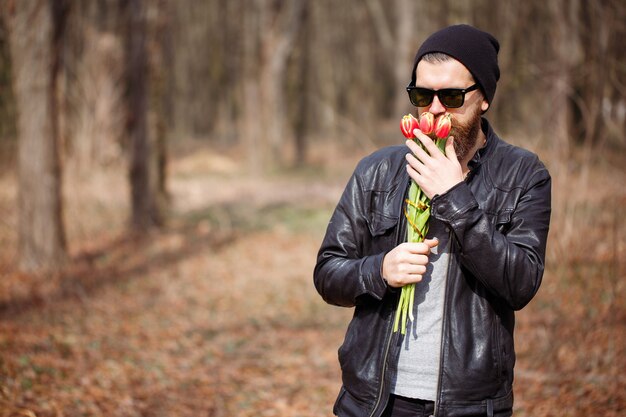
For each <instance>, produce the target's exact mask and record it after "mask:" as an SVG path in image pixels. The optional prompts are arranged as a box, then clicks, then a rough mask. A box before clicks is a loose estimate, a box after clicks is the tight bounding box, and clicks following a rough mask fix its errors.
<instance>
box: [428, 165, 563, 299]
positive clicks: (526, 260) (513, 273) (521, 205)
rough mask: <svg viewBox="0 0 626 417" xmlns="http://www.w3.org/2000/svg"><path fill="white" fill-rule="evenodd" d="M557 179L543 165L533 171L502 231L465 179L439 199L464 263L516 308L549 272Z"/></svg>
mask: <svg viewBox="0 0 626 417" xmlns="http://www.w3.org/2000/svg"><path fill="white" fill-rule="evenodd" d="M550 195H551V179H550V175H549V174H548V171H547V170H546V169H545V167H543V165H541V166H539V167H538V168H536V169H535V170H534V171H533V172H531V173H530V175H529V179H528V181H527V182H526V185H525V186H523V189H522V191H521V194H520V197H519V199H518V201H517V204H516V206H515V208H514V209H513V211H512V213H511V216H510V220H509V221H508V224H507V225H506V227H505V228H503V229H502V230H498V228H497V227H496V226H497V225H496V224H495V222H492V221H491V220H490V219H489V217H488V216H487V215H486V213H485V212H483V210H481V208H480V207H479V204H478V202H477V201H476V199H475V197H474V195H473V194H472V192H471V190H470V188H469V185H468V184H467V183H465V182H462V183H460V184H458V185H457V186H455V187H453V188H452V189H451V190H449V191H448V192H447V193H445V194H442V195H440V196H435V197H434V198H433V201H432V204H431V209H432V215H433V216H435V217H436V218H438V219H439V220H441V221H443V222H444V223H447V224H448V226H449V227H450V228H451V230H452V233H453V235H454V237H455V239H456V241H457V242H458V244H459V247H460V254H459V256H460V262H461V265H462V266H463V267H465V268H467V269H468V270H469V271H470V272H471V274H472V275H473V276H474V277H475V278H476V279H477V280H479V281H480V282H481V283H482V284H483V285H484V286H485V287H486V288H487V289H488V290H489V291H490V292H492V293H493V294H495V295H496V296H497V297H499V298H500V299H502V300H504V301H505V302H506V303H507V304H508V305H509V306H510V307H511V308H512V309H514V310H519V309H521V308H522V307H524V306H525V305H526V304H528V302H530V300H531V299H532V298H533V296H534V295H535V294H536V292H537V290H538V289H539V285H540V284H541V279H542V276H543V271H544V263H545V249H546V240H547V237H548V227H549V223H550V211H551V197H550Z"/></svg>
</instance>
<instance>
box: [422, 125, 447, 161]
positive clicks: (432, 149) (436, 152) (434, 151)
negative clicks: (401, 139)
mask: <svg viewBox="0 0 626 417" xmlns="http://www.w3.org/2000/svg"><path fill="white" fill-rule="evenodd" d="M419 133H420V134H419V135H416V137H417V139H419V141H420V142H421V143H422V145H424V148H426V150H427V151H428V153H429V154H430V156H432V157H433V158H437V157H439V156H443V154H442V153H441V150H440V149H439V148H438V147H437V145H436V144H435V142H433V140H432V139H431V138H430V137H428V136H426V135H425V134H423V133H422V132H421V131H420V132H419Z"/></svg>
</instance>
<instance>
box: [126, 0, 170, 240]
mask: <svg viewBox="0 0 626 417" xmlns="http://www.w3.org/2000/svg"><path fill="white" fill-rule="evenodd" d="M125 3H126V7H127V10H126V12H127V13H128V16H127V19H128V32H127V40H128V46H127V59H126V62H127V81H128V92H127V94H128V109H127V110H128V136H129V139H130V172H129V175H130V184H131V207H132V213H131V227H132V228H133V229H134V230H135V231H138V232H143V231H146V230H148V229H150V228H151V227H154V226H158V225H160V224H161V223H162V221H163V219H162V213H161V211H160V210H159V205H158V200H157V195H158V185H159V178H158V175H157V170H156V167H158V163H155V161H157V159H155V157H156V156H157V153H156V152H155V146H154V143H153V141H151V140H150V139H151V138H150V136H149V131H148V106H149V103H148V97H149V96H148V86H149V82H148V81H149V71H148V69H149V65H148V51H147V47H146V42H147V39H146V37H147V22H146V10H145V8H144V4H143V1H142V0H128V1H127V2H125Z"/></svg>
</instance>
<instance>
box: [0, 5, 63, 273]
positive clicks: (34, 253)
mask: <svg viewBox="0 0 626 417" xmlns="http://www.w3.org/2000/svg"><path fill="white" fill-rule="evenodd" d="M64 4H65V3H64V2H60V1H59V2H53V1H50V2H48V1H46V0H24V1H16V2H14V3H13V4H12V6H11V7H12V10H9V11H8V19H7V20H8V24H9V42H10V48H11V58H12V61H13V82H14V91H15V98H16V102H17V108H18V120H17V128H18V137H19V142H18V177H19V180H18V183H19V191H18V206H19V225H18V227H19V267H20V268H21V269H22V270H25V271H34V270H40V269H43V270H50V269H56V268H58V267H59V266H61V265H62V263H63V261H64V260H65V258H66V241H65V232H64V228H63V221H62V212H63V210H62V198H61V164H60V160H59V135H58V114H57V113H58V109H57V97H56V78H57V77H56V76H57V73H58V69H59V54H58V46H59V41H60V38H61V34H62V29H63V20H64V14H65V10H64V8H63V6H64ZM34 28H36V29H34Z"/></svg>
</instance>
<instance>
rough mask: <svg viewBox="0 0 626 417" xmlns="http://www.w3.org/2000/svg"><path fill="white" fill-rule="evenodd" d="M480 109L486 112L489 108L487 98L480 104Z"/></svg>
mask: <svg viewBox="0 0 626 417" xmlns="http://www.w3.org/2000/svg"><path fill="white" fill-rule="evenodd" d="M480 109H481V110H482V111H483V113H484V112H486V111H487V109H489V102H488V101H487V100H485V99H483V102H482V103H481V104H480Z"/></svg>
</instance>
